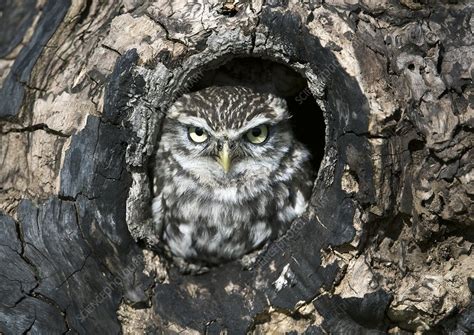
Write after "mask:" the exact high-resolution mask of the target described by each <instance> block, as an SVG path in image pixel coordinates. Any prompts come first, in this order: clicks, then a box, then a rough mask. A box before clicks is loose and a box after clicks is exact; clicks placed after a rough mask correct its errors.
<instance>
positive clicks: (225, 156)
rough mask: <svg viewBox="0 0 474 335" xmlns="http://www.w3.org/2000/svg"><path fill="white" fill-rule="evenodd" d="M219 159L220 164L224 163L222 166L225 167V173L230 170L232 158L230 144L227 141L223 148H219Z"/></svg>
mask: <svg viewBox="0 0 474 335" xmlns="http://www.w3.org/2000/svg"><path fill="white" fill-rule="evenodd" d="M217 161H218V162H219V164H220V165H222V168H223V169H224V172H225V173H227V172H229V170H230V163H231V158H230V156H229V145H228V144H227V142H224V145H223V146H222V149H221V150H219V156H218V157H217Z"/></svg>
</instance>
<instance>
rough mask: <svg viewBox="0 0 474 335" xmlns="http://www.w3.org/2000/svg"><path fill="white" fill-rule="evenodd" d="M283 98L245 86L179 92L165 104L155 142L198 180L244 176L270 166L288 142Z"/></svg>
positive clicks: (249, 177) (263, 172)
mask: <svg viewBox="0 0 474 335" xmlns="http://www.w3.org/2000/svg"><path fill="white" fill-rule="evenodd" d="M288 118H289V114H288V109H287V105H286V102H285V100H283V99H282V98H279V97H277V96H275V95H273V94H269V93H258V92H255V91H253V90H252V89H250V88H245V87H234V86H232V87H210V88H206V89H204V90H201V91H198V92H194V93H190V94H185V95H183V96H182V97H181V98H179V99H178V100H177V101H176V102H175V103H174V104H173V105H172V106H171V108H170V109H169V111H168V114H167V116H166V119H165V123H164V128H163V132H162V139H161V142H162V143H164V145H165V146H167V150H166V151H168V152H169V153H171V155H173V156H174V158H175V159H176V161H177V162H178V163H179V164H180V165H181V167H182V168H183V169H185V170H187V171H188V172H190V173H191V174H192V175H194V176H196V177H198V178H199V179H200V180H203V181H214V182H215V181H217V182H221V183H222V182H223V183H230V182H232V181H240V182H243V181H250V180H255V179H258V178H259V177H260V178H261V177H262V176H266V177H267V178H268V177H269V175H270V174H271V173H272V172H273V171H276V170H277V168H278V166H279V164H280V161H281V160H282V159H283V157H284V156H285V154H287V153H288V151H289V149H290V148H291V146H292V144H293V135H292V132H291V127H290V125H289V122H288Z"/></svg>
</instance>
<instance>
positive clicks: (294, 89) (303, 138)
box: [189, 57, 325, 171]
mask: <svg viewBox="0 0 474 335" xmlns="http://www.w3.org/2000/svg"><path fill="white" fill-rule="evenodd" d="M193 78H194V80H193V83H192V84H193V85H192V86H190V87H189V90H190V91H191V92H194V91H198V90H201V89H203V88H206V87H209V86H228V85H239V86H247V87H251V88H253V89H255V90H258V91H260V92H271V93H274V94H276V95H278V96H280V97H283V98H285V99H286V101H287V103H288V108H289V110H290V113H291V115H292V118H291V123H292V125H293V130H294V132H295V136H296V138H297V139H298V140H299V141H300V142H302V143H304V144H305V145H306V147H307V148H308V149H309V150H310V151H311V154H312V157H313V168H314V170H315V171H317V169H318V168H319V165H320V163H321V160H322V158H323V155H324V146H325V123H324V117H323V112H322V110H321V109H320V108H319V106H318V104H317V103H316V101H315V99H314V98H313V96H312V95H311V92H310V90H309V88H308V83H307V81H306V79H305V78H304V77H303V76H302V75H301V74H299V73H298V72H296V71H295V70H293V69H291V68H290V67H288V66H285V65H283V64H280V63H277V62H274V61H271V60H266V59H262V58H250V57H245V58H234V59H232V60H230V61H229V62H227V63H225V64H223V65H219V66H212V65H210V66H209V68H208V69H206V70H204V71H203V72H201V73H198V74H196V75H195V76H194V77H193Z"/></svg>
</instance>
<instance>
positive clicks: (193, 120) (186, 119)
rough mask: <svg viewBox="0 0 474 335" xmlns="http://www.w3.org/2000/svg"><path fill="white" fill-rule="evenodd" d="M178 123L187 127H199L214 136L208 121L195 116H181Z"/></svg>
mask: <svg viewBox="0 0 474 335" xmlns="http://www.w3.org/2000/svg"><path fill="white" fill-rule="evenodd" d="M178 121H179V122H180V123H181V124H184V125H186V126H193V127H199V128H202V129H204V130H205V131H207V132H208V133H209V134H212V135H214V133H215V132H214V131H213V130H212V128H211V127H209V125H208V124H207V122H206V120H204V119H202V118H199V117H195V116H180V117H179V118H178Z"/></svg>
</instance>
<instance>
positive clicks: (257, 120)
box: [226, 115, 280, 138]
mask: <svg viewBox="0 0 474 335" xmlns="http://www.w3.org/2000/svg"><path fill="white" fill-rule="evenodd" d="M275 121H277V122H275ZM278 121H280V120H275V119H270V118H268V117H265V116H262V115H259V116H257V117H254V118H252V119H251V120H249V121H248V122H247V123H245V124H244V126H243V127H241V128H238V129H229V130H227V131H226V134H227V135H228V136H229V137H230V138H238V137H240V136H241V135H242V134H244V133H246V132H247V131H249V130H250V129H252V128H255V127H258V126H260V125H262V124H275V123H278Z"/></svg>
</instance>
